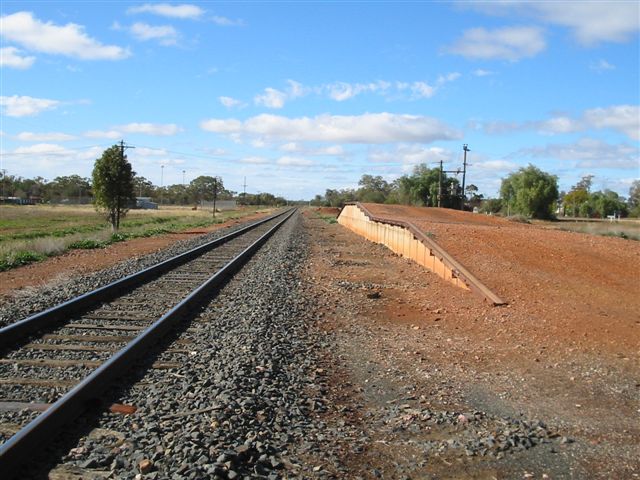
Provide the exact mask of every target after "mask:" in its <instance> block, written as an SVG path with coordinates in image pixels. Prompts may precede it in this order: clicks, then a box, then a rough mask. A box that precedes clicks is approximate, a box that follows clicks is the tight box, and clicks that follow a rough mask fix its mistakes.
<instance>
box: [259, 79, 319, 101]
mask: <svg viewBox="0 0 640 480" xmlns="http://www.w3.org/2000/svg"><path fill="white" fill-rule="evenodd" d="M287 85H288V86H287V89H286V90H285V91H282V90H278V89H275V88H271V87H268V88H265V89H264V93H263V94H261V95H256V96H255V97H254V99H253V101H254V103H255V104H256V105H261V106H263V107H267V108H282V107H284V104H285V102H287V101H288V100H292V99H295V98H298V97H302V96H304V95H306V94H307V93H308V92H309V89H308V88H306V87H304V86H303V85H302V84H301V83H299V82H296V81H295V80H287Z"/></svg>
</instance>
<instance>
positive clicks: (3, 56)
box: [0, 47, 36, 70]
mask: <svg viewBox="0 0 640 480" xmlns="http://www.w3.org/2000/svg"><path fill="white" fill-rule="evenodd" d="M35 61H36V57H28V56H23V55H22V50H20V49H19V48H16V47H2V48H0V68H7V67H8V68H16V69H19V70H26V69H27V68H31V66H32V65H33V64H34V62H35Z"/></svg>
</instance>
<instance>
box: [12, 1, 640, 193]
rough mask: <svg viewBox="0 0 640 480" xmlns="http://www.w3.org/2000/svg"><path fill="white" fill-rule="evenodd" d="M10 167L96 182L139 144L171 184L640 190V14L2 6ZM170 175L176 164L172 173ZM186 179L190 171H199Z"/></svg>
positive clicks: (276, 5) (469, 7) (141, 164)
mask: <svg viewBox="0 0 640 480" xmlns="http://www.w3.org/2000/svg"><path fill="white" fill-rule="evenodd" d="M0 8H1V10H2V11H1V25H0V39H1V45H0V48H1V50H0V65H1V70H0V76H1V77H0V81H1V82H0V96H1V98H0V109H1V111H2V120H1V125H0V142H1V145H0V154H1V155H0V159H1V163H2V165H1V166H0V168H2V169H6V171H7V173H8V174H10V175H19V176H23V177H29V178H33V177H36V176H41V177H44V178H46V179H48V180H51V179H53V178H54V177H56V176H59V175H71V174H79V175H82V176H87V177H89V176H90V175H91V170H92V168H93V163H94V161H95V159H96V158H98V157H99V156H100V155H101V153H102V151H103V150H104V149H105V148H108V147H109V146H111V145H113V144H114V143H116V142H119V141H120V140H121V139H123V140H124V141H125V142H126V143H127V144H129V145H132V146H135V147H136V148H135V149H131V150H128V156H129V160H130V161H131V163H132V164H133V168H134V170H135V171H136V172H137V173H138V174H140V175H142V176H144V177H146V178H148V179H149V180H151V181H152V182H153V183H155V184H156V185H160V184H161V183H162V184H164V185H168V184H174V183H181V182H182V181H183V178H184V179H185V181H186V182H189V181H190V180H192V179H193V178H195V177H197V176H199V175H219V176H221V177H222V178H223V180H224V183H225V186H226V187H227V188H228V189H231V190H235V191H241V190H242V184H243V181H244V178H245V177H246V183H247V192H250V193H257V192H271V193H274V194H276V195H282V196H285V197H287V198H290V199H309V198H312V197H313V196H314V195H315V194H318V193H319V194H322V193H324V191H325V190H326V189H327V188H338V189H339V188H349V187H356V186H357V183H358V180H359V179H360V177H361V176H362V175H363V174H365V173H367V174H373V175H382V176H384V178H385V179H387V180H389V181H392V180H394V179H395V178H397V177H399V176H401V175H403V174H405V173H410V172H411V169H412V168H413V166H414V165H416V164H419V163H427V164H430V165H433V166H435V164H436V163H435V162H438V161H439V160H444V162H445V165H446V168H447V169H452V170H453V169H456V168H458V167H459V166H461V164H462V145H463V144H464V143H467V144H469V148H470V150H471V151H470V153H469V156H468V162H469V163H470V164H471V166H470V167H469V169H468V174H467V184H469V183H473V184H475V185H477V186H478V187H479V189H480V192H481V193H484V194H485V195H486V196H493V195H495V194H496V193H497V191H498V189H499V186H500V179H501V178H503V177H504V176H506V175H508V174H509V173H510V172H513V171H515V170H517V169H518V168H520V167H522V166H526V165H527V164H529V163H532V164H534V165H536V166H538V167H539V168H541V169H543V170H545V171H547V172H550V173H552V174H555V175H558V177H559V183H560V187H561V189H563V190H568V189H570V188H571V186H572V185H574V184H575V183H576V182H577V181H578V180H579V179H580V178H581V177H582V176H583V175H586V174H592V175H594V188H595V189H604V188H609V189H612V190H615V191H617V192H619V193H621V194H622V195H625V196H626V195H627V194H628V190H629V186H630V185H631V182H632V181H633V180H634V179H637V178H639V177H640V160H639V158H640V150H639V141H640V107H639V104H640V78H639V75H640V42H639V30H640V3H638V2H636V1H632V2H614V1H608V2H561V1H557V2H473V3H468V2H467V3H462V2H437V3H436V2H393V3H391V2H242V3H240V2H192V3H144V2H121V1H117V2H116V1H111V2H106V1H105V2H96V1H94V2H87V1H83V2H55V1H46V2H45V1H40V2H29V1H20V2H14V1H8V0H4V1H3V2H2V4H1V7H0ZM163 166H164V167H163ZM183 172H184V173H183Z"/></svg>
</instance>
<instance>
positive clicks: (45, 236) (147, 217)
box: [0, 205, 259, 271]
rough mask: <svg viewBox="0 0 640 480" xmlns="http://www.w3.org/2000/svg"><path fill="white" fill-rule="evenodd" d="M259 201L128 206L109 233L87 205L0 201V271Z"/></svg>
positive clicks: (236, 214)
mask: <svg viewBox="0 0 640 480" xmlns="http://www.w3.org/2000/svg"><path fill="white" fill-rule="evenodd" d="M258 210H259V207H245V208H243V209H241V210H231V211H224V212H217V213H216V218H215V219H214V218H213V215H212V211H211V210H191V208H189V207H166V208H163V209H161V210H132V211H130V212H129V216H128V217H127V219H126V220H123V221H122V222H121V224H120V229H119V231H118V232H117V233H113V232H112V230H111V226H110V224H108V223H107V222H105V218H104V216H103V215H101V214H99V213H98V212H96V211H95V210H94V209H93V206H91V205H86V206H63V205H54V206H49V205H23V206H14V205H2V206H0V271H4V270H9V269H11V268H15V267H19V266H21V265H26V264H28V263H33V262H37V261H41V260H44V259H45V258H47V257H50V256H54V255H59V254H61V253H64V252H66V251H68V250H72V249H92V248H105V247H107V246H108V245H111V244H112V243H116V242H121V241H125V240H129V239H133V238H141V237H152V236H155V235H163V234H167V233H177V232H181V231H184V230H188V229H193V228H203V227H208V226H210V225H213V224H215V223H222V222H225V221H227V220H229V219H233V218H240V217H242V216H246V215H250V214H253V213H255V212H256V211H258Z"/></svg>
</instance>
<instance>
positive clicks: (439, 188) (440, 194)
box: [438, 160, 442, 208]
mask: <svg viewBox="0 0 640 480" xmlns="http://www.w3.org/2000/svg"><path fill="white" fill-rule="evenodd" d="M441 207H442V160H440V171H439V172H438V208H441Z"/></svg>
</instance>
